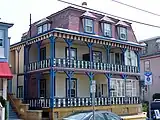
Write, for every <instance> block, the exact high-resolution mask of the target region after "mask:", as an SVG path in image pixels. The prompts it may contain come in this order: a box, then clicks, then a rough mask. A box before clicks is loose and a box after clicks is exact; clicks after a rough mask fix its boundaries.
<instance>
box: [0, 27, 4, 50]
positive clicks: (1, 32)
mask: <svg viewBox="0 0 160 120" xmlns="http://www.w3.org/2000/svg"><path fill="white" fill-rule="evenodd" d="M3 40H4V30H0V47H1V46H3Z"/></svg>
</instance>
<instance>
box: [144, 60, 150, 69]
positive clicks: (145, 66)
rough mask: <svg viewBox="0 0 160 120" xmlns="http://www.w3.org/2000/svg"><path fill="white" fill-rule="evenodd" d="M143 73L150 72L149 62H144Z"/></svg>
mask: <svg viewBox="0 0 160 120" xmlns="http://www.w3.org/2000/svg"><path fill="white" fill-rule="evenodd" d="M144 71H145V72H147V71H150V61H149V60H147V61H144Z"/></svg>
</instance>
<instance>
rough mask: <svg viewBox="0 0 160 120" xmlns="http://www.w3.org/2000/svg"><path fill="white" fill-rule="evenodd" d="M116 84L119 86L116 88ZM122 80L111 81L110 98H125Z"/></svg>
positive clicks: (114, 79)
mask: <svg viewBox="0 0 160 120" xmlns="http://www.w3.org/2000/svg"><path fill="white" fill-rule="evenodd" d="M118 82H119V83H120V86H118ZM124 84H125V83H124V80H123V79H116V78H113V79H111V86H110V88H111V89H114V90H111V97H125V89H124Z"/></svg>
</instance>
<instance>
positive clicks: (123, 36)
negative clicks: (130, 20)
mask: <svg viewBox="0 0 160 120" xmlns="http://www.w3.org/2000/svg"><path fill="white" fill-rule="evenodd" d="M119 39H120V40H127V28H125V27H119Z"/></svg>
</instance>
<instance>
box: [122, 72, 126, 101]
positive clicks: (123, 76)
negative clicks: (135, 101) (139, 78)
mask: <svg viewBox="0 0 160 120" xmlns="http://www.w3.org/2000/svg"><path fill="white" fill-rule="evenodd" d="M122 79H124V94H125V102H126V99H127V89H126V80H127V75H126V74H122Z"/></svg>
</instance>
